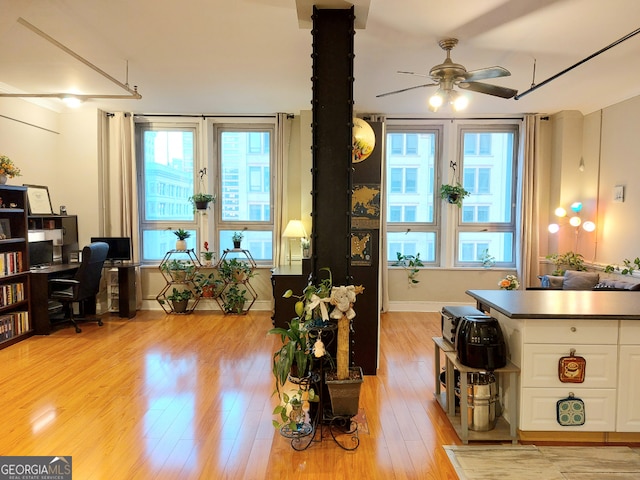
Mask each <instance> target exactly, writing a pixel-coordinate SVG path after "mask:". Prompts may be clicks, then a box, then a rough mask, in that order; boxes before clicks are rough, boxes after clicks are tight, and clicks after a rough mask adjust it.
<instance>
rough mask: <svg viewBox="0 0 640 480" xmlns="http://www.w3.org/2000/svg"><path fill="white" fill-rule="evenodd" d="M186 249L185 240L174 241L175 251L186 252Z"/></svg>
mask: <svg viewBox="0 0 640 480" xmlns="http://www.w3.org/2000/svg"><path fill="white" fill-rule="evenodd" d="M186 249H187V241H186V240H178V241H176V250H186Z"/></svg>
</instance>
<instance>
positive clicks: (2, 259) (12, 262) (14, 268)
mask: <svg viewBox="0 0 640 480" xmlns="http://www.w3.org/2000/svg"><path fill="white" fill-rule="evenodd" d="M22 265H23V264H22V252H3V253H0V276H4V275H11V274H12V273H20V272H22Z"/></svg>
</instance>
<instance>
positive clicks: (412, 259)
mask: <svg viewBox="0 0 640 480" xmlns="http://www.w3.org/2000/svg"><path fill="white" fill-rule="evenodd" d="M396 255H397V258H398V259H397V260H396V261H395V262H394V265H395V266H399V267H402V268H404V269H405V270H406V271H407V277H408V279H409V285H415V284H416V283H419V282H420V280H417V279H416V275H418V273H419V272H420V270H419V269H418V267H424V263H422V260H420V253H416V254H415V255H403V254H402V253H400V252H396Z"/></svg>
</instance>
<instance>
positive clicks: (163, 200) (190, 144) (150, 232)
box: [136, 124, 198, 262]
mask: <svg viewBox="0 0 640 480" xmlns="http://www.w3.org/2000/svg"><path fill="white" fill-rule="evenodd" d="M197 139H198V130H197V125H194V124H191V125H188V126H186V125H181V126H166V125H162V126H156V125H153V124H144V125H141V124H139V125H137V126H136V142H137V151H138V154H137V158H138V169H139V171H140V172H141V175H142V179H143V181H142V182H140V185H139V192H140V205H141V210H142V214H141V222H140V227H141V238H142V248H141V250H142V252H141V256H142V261H143V262H149V261H151V262H153V261H159V260H161V259H162V258H163V257H164V255H165V254H166V252H167V251H168V250H171V249H173V248H175V242H176V240H177V238H176V236H175V235H174V234H173V233H172V231H173V230H177V229H179V228H182V229H184V230H187V231H189V232H190V233H191V236H190V238H188V239H187V246H188V248H196V246H197V245H198V239H197V229H196V221H195V215H194V213H193V207H192V205H191V203H189V200H188V199H189V197H190V196H192V195H193V193H194V184H195V178H196V172H195V168H194V162H195V159H196V157H197V151H196V145H197V144H198V140H197Z"/></svg>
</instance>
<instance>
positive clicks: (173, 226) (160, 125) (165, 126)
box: [135, 119, 202, 265]
mask: <svg viewBox="0 0 640 480" xmlns="http://www.w3.org/2000/svg"><path fill="white" fill-rule="evenodd" d="M172 131H173V132H185V131H187V132H192V133H193V172H192V181H193V192H196V188H197V175H198V170H199V167H198V165H199V164H200V156H201V148H200V142H201V137H202V135H201V132H202V128H201V123H200V122H193V121H190V122H176V121H172V120H162V119H159V120H156V121H151V122H149V121H144V122H136V123H135V145H136V167H137V169H138V179H137V180H138V183H137V187H138V205H139V212H140V215H139V226H138V228H139V236H140V263H141V264H143V265H157V264H159V263H160V261H161V260H162V258H163V256H164V254H163V255H162V256H160V258H158V259H155V258H154V259H148V257H147V256H146V255H145V243H144V238H145V235H144V232H146V231H165V230H171V231H175V230H178V229H184V230H187V231H193V232H195V238H194V239H193V240H192V242H195V245H199V243H200V238H199V236H198V235H199V233H200V232H199V230H200V229H199V228H198V219H197V215H196V214H195V213H193V215H192V218H191V220H147V219H146V217H147V205H146V197H147V190H146V183H147V182H146V175H145V173H146V172H145V168H144V148H145V146H144V137H145V134H146V132H172ZM185 200H187V199H185ZM165 253H166V252H165Z"/></svg>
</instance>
